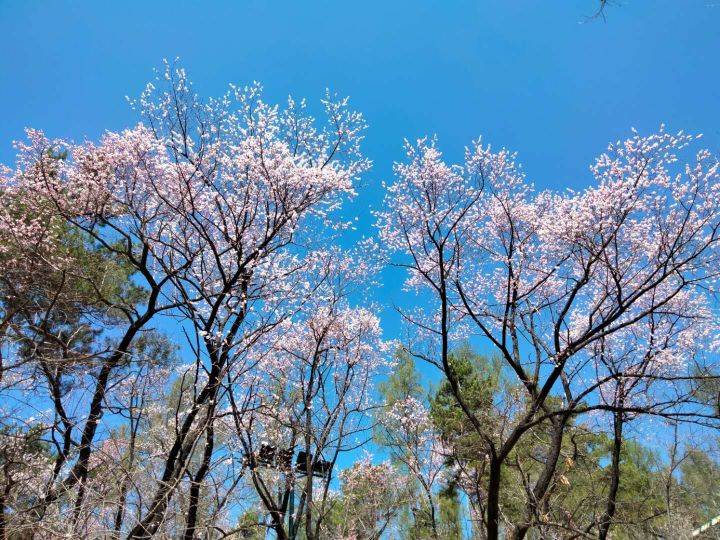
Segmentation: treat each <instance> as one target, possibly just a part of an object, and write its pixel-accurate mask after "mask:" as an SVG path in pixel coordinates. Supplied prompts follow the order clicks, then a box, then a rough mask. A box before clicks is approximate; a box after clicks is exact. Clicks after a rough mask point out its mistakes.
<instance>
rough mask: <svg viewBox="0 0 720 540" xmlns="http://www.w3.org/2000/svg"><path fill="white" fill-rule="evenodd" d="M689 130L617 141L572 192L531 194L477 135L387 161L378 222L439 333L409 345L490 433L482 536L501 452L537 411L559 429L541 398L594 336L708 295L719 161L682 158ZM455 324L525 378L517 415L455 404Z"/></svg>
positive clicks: (492, 531) (425, 322)
mask: <svg viewBox="0 0 720 540" xmlns="http://www.w3.org/2000/svg"><path fill="white" fill-rule="evenodd" d="M693 142H694V138H693V137H690V136H688V135H684V134H682V133H680V134H678V135H671V134H669V133H667V132H665V131H662V130H661V131H660V132H659V133H657V134H654V135H650V136H640V135H637V134H636V135H634V136H633V137H631V138H630V139H628V140H626V141H623V142H618V143H616V144H613V145H611V146H610V147H609V149H608V152H606V153H605V154H602V155H601V156H600V157H599V158H598V159H597V161H596V163H595V165H594V166H593V167H592V169H591V171H592V174H593V176H594V178H595V182H596V184H595V185H594V186H592V187H590V188H588V189H586V190H584V191H582V192H579V193H572V192H570V193H564V194H555V193H551V192H540V193H536V192H535V191H534V189H533V188H532V186H531V185H530V184H529V183H528V182H527V181H526V180H525V176H524V174H523V173H522V171H521V169H520V168H519V167H518V166H517V164H516V163H515V159H514V158H515V157H514V155H512V154H510V153H509V152H508V151H506V150H501V151H499V152H493V151H492V150H491V148H490V147H488V146H484V145H483V144H482V143H481V142H480V141H478V142H476V143H474V144H473V145H472V146H471V147H470V148H468V149H467V150H466V159H465V163H464V165H462V166H458V165H452V166H451V165H447V164H446V163H445V162H444V161H443V159H442V156H441V154H440V152H439V151H438V150H437V148H436V145H435V142H434V141H428V140H421V141H419V142H418V144H417V145H416V146H408V152H407V153H408V161H407V162H406V163H402V164H398V165H397V166H396V178H397V179H396V182H395V183H393V184H392V185H390V186H389V187H388V191H387V196H386V206H385V209H384V210H383V211H382V212H380V213H379V216H378V219H379V227H380V235H381V238H382V239H383V242H384V243H385V244H386V245H387V247H388V249H390V250H392V251H396V252H398V251H399V252H402V253H404V254H405V257H404V258H402V259H400V260H399V261H398V264H399V265H400V266H403V267H405V268H407V269H408V272H409V277H408V280H407V282H406V286H407V288H408V289H414V290H419V291H429V292H432V293H433V298H434V299H435V301H434V302H432V303H430V302H428V303H426V305H423V306H421V307H423V308H425V313H426V315H424V316H423V315H422V314H416V313H408V314H406V317H405V318H406V320H407V321H408V322H410V323H411V324H413V325H414V326H415V327H417V328H419V330H420V331H421V332H422V333H423V335H424V336H426V337H427V338H428V339H431V340H432V341H433V343H436V344H437V351H438V352H437V356H436V357H435V356H433V355H431V354H427V353H426V354H423V353H422V352H421V351H420V350H415V351H413V352H414V353H415V354H416V355H418V356H419V357H423V358H426V359H428V360H430V361H433V362H435V363H436V364H438V365H439V366H440V367H441V368H442V369H443V372H444V374H445V376H446V377H447V379H448V381H449V382H450V384H451V387H452V390H453V394H454V396H455V398H456V399H457V401H458V403H459V404H460V406H461V407H462V408H463V410H464V411H465V413H466V414H467V416H468V418H469V419H470V420H471V421H472V422H473V425H474V426H475V428H476V429H477V431H478V433H479V434H480V435H481V437H482V438H483V439H484V440H485V442H486V446H487V452H488V455H489V469H490V471H489V480H488V490H487V492H488V501H487V513H486V526H487V529H488V536H489V537H490V538H497V537H498V534H499V529H500V515H499V493H500V489H501V485H500V482H501V476H500V473H501V470H502V467H503V463H504V461H505V459H506V458H507V456H508V455H509V453H510V452H511V450H512V449H513V448H514V447H515V446H516V444H517V443H518V441H519V440H520V438H521V437H522V436H523V434H524V433H526V432H527V431H528V430H529V429H530V428H531V427H532V426H533V425H534V424H535V423H536V422H537V421H538V418H539V416H543V415H544V416H545V417H552V418H555V421H556V422H559V429H558V432H559V433H561V432H562V418H563V414H558V413H557V411H551V410H550V409H549V408H548V407H547V402H548V397H549V396H550V395H551V393H552V392H554V391H558V392H560V395H562V394H563V393H565V394H567V386H568V385H569V384H570V383H569V381H568V375H569V374H570V373H573V370H574V369H576V366H577V365H578V364H579V363H582V362H584V361H585V360H586V358H587V356H588V355H589V354H591V351H592V349H593V347H594V345H595V344H596V343H598V342H599V341H601V340H603V339H607V338H609V337H610V336H612V335H614V334H617V333H619V332H621V331H625V330H626V329H628V328H633V327H636V326H637V325H642V324H644V323H645V322H646V321H647V320H648V319H649V318H651V317H652V316H653V314H655V313H658V312H663V311H664V310H666V309H672V305H673V304H672V302H673V300H674V299H676V298H678V296H679V295H690V296H691V297H692V298H694V299H696V301H698V302H700V303H701V304H706V305H711V304H712V299H711V297H710V293H709V292H708V291H709V289H708V288H709V287H710V288H711V287H713V286H714V285H715V282H716V277H717V268H718V266H717V263H718V260H717V256H718V250H717V243H718V225H719V224H720V219H719V218H720V213H719V211H718V210H719V209H718V204H719V203H718V201H719V200H720V199H719V198H718V191H719V190H720V183H718V163H717V160H716V159H714V158H713V157H712V155H711V154H710V153H709V152H707V151H704V150H700V151H698V152H697V153H696V154H695V156H694V159H693V160H692V161H690V162H688V163H687V164H685V165H682V166H678V165H677V162H678V159H679V154H680V153H681V152H683V151H685V149H686V147H687V146H688V145H690V144H691V143H693ZM454 332H458V333H460V334H461V335H463V336H469V335H470V334H476V335H477V336H478V337H479V338H480V339H482V340H483V341H484V342H485V343H487V344H488V345H489V346H491V347H493V348H494V349H495V350H496V351H497V353H498V354H499V355H500V356H501V358H502V359H503V360H504V362H505V363H506V365H507V367H508V369H510V370H511V371H512V372H513V373H514V374H515V376H516V378H517V380H518V382H519V383H521V384H522V385H523V387H524V388H525V391H526V399H525V402H524V403H523V404H522V409H523V412H522V414H520V415H519V417H518V420H517V421H516V422H513V423H512V425H506V426H503V427H502V429H500V431H499V432H489V431H488V430H487V429H486V426H484V425H482V424H481V423H480V422H479V421H478V419H477V418H476V417H475V416H474V415H473V413H472V411H471V410H470V408H469V407H467V406H465V405H464V402H463V394H462V389H461V388H459V387H458V385H457V380H456V377H455V375H454V373H453V371H452V369H451V366H450V365H449V364H448V351H449V346H450V342H451V339H452V338H453V336H454V334H453V333H454ZM435 358H437V360H435ZM657 361H662V359H661V358H658V359H657ZM563 410H566V409H565V408H563ZM548 461H549V462H550V463H552V462H553V461H554V460H553V459H552V458H551V459H549V460H548ZM549 469H552V470H554V467H550V468H549ZM542 484H543V482H540V484H539V485H538V488H539V490H538V491H539V492H542V491H544V489H543V485H542ZM539 494H540V493H538V494H536V496H537V495H539ZM518 534H519V536H523V535H524V531H523V530H522V527H520V528H519V530H518Z"/></svg>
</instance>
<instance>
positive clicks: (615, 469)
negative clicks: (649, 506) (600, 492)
mask: <svg viewBox="0 0 720 540" xmlns="http://www.w3.org/2000/svg"><path fill="white" fill-rule="evenodd" d="M622 429H623V415H622V412H616V413H615V417H614V422H613V430H614V434H613V446H612V464H611V466H610V474H611V476H610V491H609V492H608V497H607V502H606V504H605V513H604V514H603V516H602V518H601V520H600V526H599V533H598V538H599V540H606V538H607V535H608V531H609V530H610V524H611V523H612V518H613V516H614V515H615V510H616V509H617V494H618V489H619V487H620V450H621V448H622Z"/></svg>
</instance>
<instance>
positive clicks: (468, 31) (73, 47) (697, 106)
mask: <svg viewBox="0 0 720 540" xmlns="http://www.w3.org/2000/svg"><path fill="white" fill-rule="evenodd" d="M618 1H619V2H620V3H621V4H622V5H619V6H618V5H616V6H610V7H609V8H608V10H607V21H606V22H603V21H602V20H594V21H590V22H586V21H585V17H586V16H587V15H589V14H591V13H592V12H593V10H594V9H595V7H596V1H595V0H553V1H548V0H545V1H539V0H494V1H489V0H474V1H449V0H446V1H444V2H439V1H438V2H424V1H419V0H414V1H412V2H411V1H390V0H385V1H382V2H378V1H374V0H367V1H363V2H342V1H337V0H336V1H334V2H330V1H327V2H316V1H310V0H305V1H297V0H296V1H293V2H282V1H277V0H276V1H272V2H271V1H267V2H260V1H255V2H245V1H241V0H234V1H227V2H177V1H175V2H129V1H128V2H113V3H110V2H92V3H91V2H52V3H50V2H39V1H20V0H18V1H8V0H0V51H2V54H1V55H0V81H2V84H0V110H1V111H2V115H1V116H0V119H1V120H0V161H2V162H5V163H8V162H11V161H12V159H13V151H12V148H11V142H12V140H14V139H18V138H21V137H22V130H23V128H24V127H25V126H33V127H37V128H42V129H44V130H45V131H46V132H47V133H48V134H49V135H51V136H58V137H70V138H73V139H75V140H82V139H84V138H86V137H87V138H95V137H97V136H98V135H99V134H100V133H101V132H102V131H104V130H106V129H119V128H122V127H124V126H127V125H130V124H132V123H134V122H135V121H136V120H137V118H136V116H135V114H134V113H133V112H132V111H131V110H130V109H129V107H128V106H127V105H126V103H125V99H124V96H126V95H131V96H134V95H137V94H138V93H139V92H140V90H141V89H142V87H143V86H144V84H145V82H146V81H147V80H149V79H150V78H151V77H152V69H153V68H154V67H156V66H159V65H160V63H161V61H162V59H163V58H170V59H172V58H174V57H180V58H181V61H182V63H183V64H184V66H185V67H186V68H187V69H188V71H189V72H190V75H191V77H192V78H193V80H194V82H195V86H196V88H197V89H198V90H199V91H200V92H201V93H203V94H206V95H215V94H219V93H221V92H222V91H223V90H224V89H225V87H226V85H227V83H228V82H235V83H247V82H250V81H252V80H258V81H260V82H262V83H263V84H264V86H265V88H266V95H267V96H268V97H269V98H270V99H271V100H283V99H284V98H285V96H287V94H288V93H292V94H293V95H295V96H304V97H307V98H309V99H311V100H312V99H314V98H319V97H320V96H321V95H322V93H323V91H324V89H325V87H330V88H331V89H334V90H336V91H338V92H339V93H342V94H348V95H350V96H352V99H353V103H354V105H355V106H356V107H357V108H358V109H359V110H361V111H363V112H364V114H365V115H366V118H367V120H368V122H369V123H370V130H369V132H368V137H367V144H366V146H365V148H366V151H367V153H368V155H369V156H370V157H371V158H372V159H373V160H374V162H375V167H374V169H373V170H372V172H371V173H370V174H369V175H368V176H367V178H366V186H365V188H364V191H363V194H362V196H361V198H360V200H359V202H358V203H357V204H356V205H355V206H354V211H355V212H358V213H364V212H365V209H366V208H367V205H368V204H376V203H377V202H378V200H379V198H380V196H381V193H380V181H381V180H383V179H385V180H387V179H389V178H390V177H391V164H392V161H393V160H395V159H398V158H400V157H401V156H402V153H401V151H402V148H401V144H402V140H403V138H404V137H408V138H416V137H418V136H421V135H424V134H433V133H434V134H437V135H438V136H439V138H440V144H441V147H442V148H443V149H444V150H445V151H446V154H447V155H448V156H449V157H451V158H457V157H460V156H461V153H462V148H463V146H464V145H465V144H467V143H468V142H469V141H470V140H471V139H472V138H475V137H477V136H478V135H481V134H482V135H483V136H484V138H485V139H486V140H487V141H489V142H492V143H493V144H494V145H497V146H507V147H509V148H512V149H514V150H517V151H518V152H519V154H520V160H521V161H522V162H523V163H524V166H525V170H526V171H527V173H528V175H529V177H530V178H531V179H532V180H533V181H534V182H535V183H536V184H537V185H538V186H539V187H555V188H564V187H575V188H577V187H581V186H583V185H586V184H587V182H588V181H589V177H588V173H587V167H588V165H589V164H590V162H591V160H592V158H593V157H594V156H595V155H596V154H597V153H598V152H600V151H601V150H602V149H603V148H604V147H605V145H606V144H607V142H608V141H609V140H615V139H616V138H618V137H622V136H624V135H625V134H627V133H628V132H629V128H630V127H632V126H635V127H637V128H638V129H640V130H652V129H655V128H656V127H657V126H658V125H659V124H660V123H661V122H665V123H666V124H667V125H668V127H669V128H670V129H673V130H677V129H685V130H687V131H692V132H702V133H704V134H705V136H706V141H705V142H706V144H707V145H709V146H710V147H711V148H712V149H713V150H715V151H718V150H720V125H719V121H720V99H719V98H720V70H719V69H718V68H719V67H720V1H717V2H716V1H715V0H681V1H678V0H652V1H651V0H618ZM365 223H370V219H369V216H367V218H366V220H365ZM394 291H396V288H395V287H386V288H385V292H384V293H383V295H381V298H379V300H381V301H382V302H383V303H386V302H387V301H388V300H391V299H392V298H393V296H394V294H395V293H394ZM390 321H391V322H390V323H389V326H390V328H388V329H389V330H390V332H389V333H390V334H394V333H395V332H394V330H395V329H396V325H395V322H396V321H393V320H392V316H390Z"/></svg>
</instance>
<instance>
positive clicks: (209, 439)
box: [183, 407, 215, 540]
mask: <svg viewBox="0 0 720 540" xmlns="http://www.w3.org/2000/svg"><path fill="white" fill-rule="evenodd" d="M213 414H214V412H213V410H212V407H211V410H210V411H209V412H208V417H209V418H208V427H207V430H206V432H205V449H204V450H203V459H202V463H201V465H200V468H199V469H198V472H197V473H196V474H195V477H194V478H193V479H192V482H191V485H190V497H189V498H190V502H189V503H188V513H187V520H186V525H185V534H184V536H183V538H184V540H193V539H194V538H195V528H196V526H197V515H198V506H199V502H200V487H201V485H202V482H203V480H204V479H205V475H206V474H207V473H208V471H209V470H210V459H211V458H212V453H213V449H214V446H215V430H214V429H213V418H212V415H213Z"/></svg>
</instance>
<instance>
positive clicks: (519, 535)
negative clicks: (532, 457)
mask: <svg viewBox="0 0 720 540" xmlns="http://www.w3.org/2000/svg"><path fill="white" fill-rule="evenodd" d="M569 418H570V416H569V415H568V416H562V417H561V418H559V419H557V420H556V421H555V423H554V425H553V433H552V440H551V441H550V449H549V452H548V455H547V458H546V459H545V466H544V467H543V471H542V473H541V474H540V477H539V478H538V479H537V481H536V482H535V487H534V488H533V492H532V496H530V495H529V496H528V501H527V505H526V507H525V522H524V523H521V524H519V525H516V526H515V530H514V531H513V534H512V538H513V540H523V538H525V535H527V532H528V530H529V529H530V526H531V524H532V519H533V516H534V515H535V514H536V513H537V511H538V508H537V505H538V503H539V501H540V500H542V498H543V497H545V495H546V494H547V491H548V489H549V488H550V486H551V485H552V480H553V478H554V476H555V470H556V469H557V463H558V460H559V459H560V450H562V441H563V434H564V433H565V426H566V425H567V421H568V419H569Z"/></svg>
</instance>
